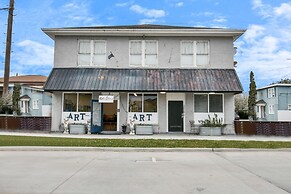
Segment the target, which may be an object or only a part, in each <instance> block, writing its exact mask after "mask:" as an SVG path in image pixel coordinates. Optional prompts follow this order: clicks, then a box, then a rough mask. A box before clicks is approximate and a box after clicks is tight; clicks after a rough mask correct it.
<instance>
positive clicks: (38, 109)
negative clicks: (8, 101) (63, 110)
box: [0, 75, 52, 116]
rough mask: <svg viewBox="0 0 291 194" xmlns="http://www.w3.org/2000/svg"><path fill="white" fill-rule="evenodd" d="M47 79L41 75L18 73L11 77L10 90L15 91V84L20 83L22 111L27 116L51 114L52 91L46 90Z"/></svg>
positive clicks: (0, 82)
mask: <svg viewBox="0 0 291 194" xmlns="http://www.w3.org/2000/svg"><path fill="white" fill-rule="evenodd" d="M46 80H47V77H46V76H41V75H17V76H11V77H10V78H9V92H10V93H13V88H14V85H15V84H19V85H20V101H19V106H20V111H21V114H22V115H27V116H51V108H52V107H51V104H52V95H51V93H48V92H44V90H43V86H44V84H45V82H46ZM3 81H4V79H3V78H0V94H1V96H2V87H3Z"/></svg>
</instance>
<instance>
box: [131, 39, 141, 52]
mask: <svg viewBox="0 0 291 194" xmlns="http://www.w3.org/2000/svg"><path fill="white" fill-rule="evenodd" d="M141 45H142V43H141V41H131V42H130V54H141Z"/></svg>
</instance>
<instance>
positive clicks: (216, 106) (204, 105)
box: [194, 94, 223, 113]
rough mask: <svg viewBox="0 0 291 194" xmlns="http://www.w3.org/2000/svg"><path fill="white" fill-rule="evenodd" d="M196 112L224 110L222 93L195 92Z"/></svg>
mask: <svg viewBox="0 0 291 194" xmlns="http://www.w3.org/2000/svg"><path fill="white" fill-rule="evenodd" d="M194 112H200V113H208V112H209V113H216V112H223V95H222V94H194Z"/></svg>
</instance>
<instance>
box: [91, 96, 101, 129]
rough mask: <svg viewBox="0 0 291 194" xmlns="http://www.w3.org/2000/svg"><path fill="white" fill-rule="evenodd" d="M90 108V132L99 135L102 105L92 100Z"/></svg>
mask: <svg viewBox="0 0 291 194" xmlns="http://www.w3.org/2000/svg"><path fill="white" fill-rule="evenodd" d="M91 107H92V112H91V117H92V118H91V132H92V133H100V132H101V131H102V104H100V103H99V102H98V100H92V106H91Z"/></svg>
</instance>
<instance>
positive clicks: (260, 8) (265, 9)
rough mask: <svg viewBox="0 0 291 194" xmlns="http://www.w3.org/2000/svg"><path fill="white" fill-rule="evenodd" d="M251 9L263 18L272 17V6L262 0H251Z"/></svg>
mask: <svg viewBox="0 0 291 194" xmlns="http://www.w3.org/2000/svg"><path fill="white" fill-rule="evenodd" d="M252 4H253V7H252V8H253V10H256V11H257V12H258V14H260V15H261V16H262V17H263V18H268V17H272V7H271V6H270V5H268V4H264V3H263V1H262V0H253V1H252Z"/></svg>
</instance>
